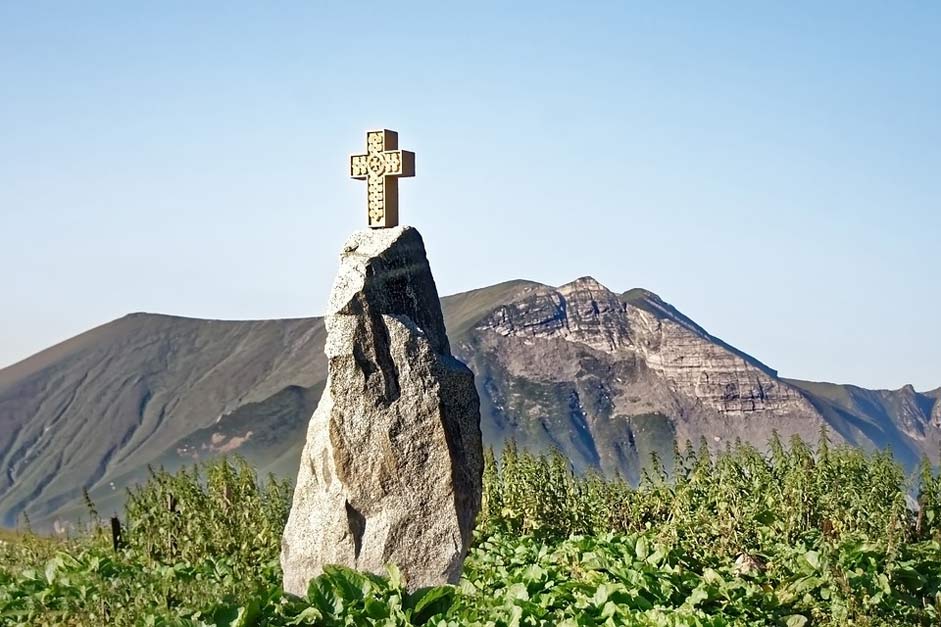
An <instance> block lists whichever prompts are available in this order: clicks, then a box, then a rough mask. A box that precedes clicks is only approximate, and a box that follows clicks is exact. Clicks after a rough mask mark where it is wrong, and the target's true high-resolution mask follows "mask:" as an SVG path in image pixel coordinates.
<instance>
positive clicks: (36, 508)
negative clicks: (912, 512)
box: [0, 277, 941, 526]
mask: <svg viewBox="0 0 941 627" xmlns="http://www.w3.org/2000/svg"><path fill="white" fill-rule="evenodd" d="M442 306H443V309H444V313H445V319H446V322H447V325H448V329H449V334H450V337H451V345H452V348H453V350H454V351H455V353H456V354H457V355H458V356H459V357H460V358H462V359H464V360H465V361H466V362H467V363H468V364H469V365H470V366H471V368H472V369H473V370H474V372H475V373H476V375H477V386H478V390H479V392H480V396H481V412H482V416H481V420H482V429H483V432H484V437H485V440H486V441H487V443H489V444H492V445H494V446H495V447H497V448H498V449H499V448H500V447H501V446H502V443H503V442H504V441H505V440H506V439H507V438H509V437H514V438H515V439H516V440H517V441H519V442H520V443H521V444H522V445H523V446H526V447H530V448H533V449H544V448H547V447H555V448H558V449H560V450H562V451H563V452H564V453H565V454H566V455H568V456H569V458H570V459H571V460H572V463H573V464H574V465H575V466H576V468H579V469H587V468H595V469H599V470H601V471H603V472H609V473H613V472H620V473H622V474H624V475H626V476H628V477H631V478H636V477H637V475H638V473H639V470H640V468H641V466H642V465H643V464H644V463H645V462H646V460H648V459H649V457H650V454H651V453H654V452H656V453H658V454H659V455H660V456H661V457H663V458H665V459H669V457H670V453H671V449H672V443H673V440H674V438H676V439H678V440H679V441H680V442H683V441H684V440H687V439H689V440H691V441H693V442H696V441H698V440H699V439H700V438H705V439H706V441H707V442H709V444H710V445H711V446H715V447H720V446H724V443H725V442H727V441H729V440H731V439H734V438H736V437H740V438H742V439H743V440H746V441H750V442H753V443H755V444H757V445H759V446H763V445H764V444H765V443H766V441H767V439H768V438H769V437H770V435H771V433H772V431H773V430H777V431H778V432H779V433H780V434H781V436H782V437H785V438H786V437H789V436H790V435H794V434H796V435H800V436H802V437H804V438H807V439H810V440H815V439H816V437H817V434H818V433H819V431H820V429H821V427H822V426H824V425H826V426H827V427H828V428H829V429H830V430H831V434H832V438H833V439H834V440H836V441H847V442H850V443H853V444H856V445H859V446H863V447H866V448H881V447H890V448H891V449H892V450H893V451H894V452H895V453H896V455H897V456H898V457H899V459H900V460H902V461H903V462H904V463H905V464H907V465H909V466H911V465H912V464H914V463H915V461H916V460H917V459H918V457H919V456H920V455H922V454H923V453H928V454H931V455H932V456H934V455H936V451H937V450H938V443H939V440H941V389H939V390H934V391H932V392H927V393H918V392H916V391H915V390H913V389H912V388H911V387H905V388H902V389H901V390H896V391H873V390H864V389H862V388H857V387H854V386H846V385H835V384H829V383H810V382H804V381H796V380H786V379H780V378H778V376H777V373H776V372H775V371H774V370H773V369H771V368H769V367H768V366H766V365H764V364H763V363H761V362H760V361H758V360H757V359H754V358H753V357H751V356H750V355H748V354H747V353H745V352H743V351H741V350H738V349H736V348H734V347H733V346H731V345H729V344H727V343H726V342H723V341H722V340H719V339H717V338H715V337H713V336H712V335H710V334H709V333H708V332H707V331H706V330H705V329H703V328H701V327H700V326H699V325H697V324H696V323H695V322H693V320H691V319H690V318H689V317H687V316H686V315H684V314H682V313H681V312H679V311H678V310H677V309H676V308H674V307H673V306H671V305H669V304H668V303H666V302H665V301H663V300H662V299H661V298H659V297H658V296H657V295H656V294H653V293H652V292H649V291H646V290H640V289H635V290H630V291H628V292H625V293H624V294H616V293H614V292H611V291H610V290H608V289H607V288H605V287H604V286H602V285H601V284H599V283H598V282H597V281H595V280H594V279H591V278H590V277H584V278H582V279H578V280H576V281H573V282H572V283H569V284H567V285H564V286H562V287H559V288H554V287H549V286H545V285H541V284H539V283H534V282H530V281H511V282H507V283H501V284H499V285H494V286H491V287H487V288H483V289H479V290H473V291H470V292H465V293H462V294H456V295H454V296H449V297H447V298H444V299H443V300H442ZM324 339H325V335H324V328H323V323H322V320H321V319H320V318H305V319H295V320H266V321H249V322H233V321H218V320H196V319H191V318H180V317H174V316H164V315H155V314H132V315H129V316H125V317H124V318H121V319H119V320H115V321H113V322H110V323H108V324H105V325H102V326H100V327H97V328H95V329H92V330H90V331H88V332H86V333H83V334H81V335H79V336H76V337H74V338H72V339H70V340H67V341H65V342H63V343H61V344H58V345H56V346H53V347H51V348H49V349H47V350H45V351H43V352H41V353H38V354H37V355H34V356H32V357H30V358H29V359H26V360H24V361H22V362H20V363H18V364H14V365H13V366H10V367H8V368H5V369H3V370H0V468H2V469H3V472H2V473H0V522H2V524H3V525H6V526H12V525H14V524H15V522H16V520H17V517H18V516H20V514H22V513H23V512H24V511H25V512H28V513H29V515H30V517H31V518H32V519H33V521H34V522H37V523H39V524H43V523H45V522H48V521H50V520H51V519H52V518H53V517H55V516H63V517H67V518H68V517H72V516H75V515H77V514H78V513H80V508H78V507H77V504H78V503H79V502H80V497H81V490H82V488H83V487H87V488H88V489H89V490H90V492H91V494H92V497H93V498H94V499H95V501H96V503H98V506H99V509H100V510H101V511H103V512H109V511H111V510H112V509H115V510H116V509H118V508H119V507H120V505H121V503H122V501H123V495H124V491H123V488H124V486H126V485H127V484H129V483H132V482H134V481H136V480H138V479H140V478H141V477H143V476H145V475H146V473H147V466H148V465H152V466H156V465H162V466H164V467H167V468H171V469H172V468H176V467H179V466H180V465H183V464H190V463H193V462H195V461H197V460H202V459H206V458H208V457H212V456H215V455H220V454H224V453H238V454H241V455H243V456H245V457H246V458H247V459H248V460H249V461H251V463H252V464H254V465H255V466H256V467H257V468H258V469H259V470H261V471H263V472H274V473H276V474H284V475H293V474H294V473H295V472H296V469H297V465H298V462H299V456H300V449H301V446H302V445H303V441H304V433H305V430H306V426H307V420H308V418H309V416H310V414H311V412H312V411H313V408H314V406H315V405H316V402H317V399H318V398H319V396H320V392H321V390H322V389H323V385H324V381H325V378H326V360H325V358H324V355H323V343H324Z"/></svg>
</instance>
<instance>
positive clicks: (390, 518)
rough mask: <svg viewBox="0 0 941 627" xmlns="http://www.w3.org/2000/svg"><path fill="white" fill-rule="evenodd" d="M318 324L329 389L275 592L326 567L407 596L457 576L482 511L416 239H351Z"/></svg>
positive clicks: (457, 374) (475, 416)
mask: <svg viewBox="0 0 941 627" xmlns="http://www.w3.org/2000/svg"><path fill="white" fill-rule="evenodd" d="M328 312H329V313H328V315H327V316H326V318H325V323H326V329H327V340H326V346H325V352H326V355H327V364H328V366H327V368H328V375H327V383H326V387H325V389H324V392H323V396H322V397H321V399H320V404H319V405H318V407H317V409H316V411H315V412H314V415H313V417H312V418H311V420H310V425H309V428H308V432H307V442H306V445H305V447H304V450H303V452H302V454H301V463H300V470H299V471H298V476H297V486H296V488H295V492H294V503H293V507H292V508H291V514H290V517H289V519H288V523H287V527H286V528H285V530H284V538H283V542H282V552H281V564H282V567H283V570H284V589H285V590H286V591H287V592H291V593H294V594H298V595H304V594H306V592H307V585H308V582H309V580H310V579H311V578H312V577H314V576H316V575H318V574H319V573H320V572H321V571H322V569H323V567H324V566H325V565H328V564H340V565H344V566H349V567H351V568H356V569H359V570H367V571H372V572H377V573H384V572H385V567H386V565H387V564H390V563H394V564H396V565H397V566H398V567H399V568H400V569H401V571H402V574H403V576H404V577H405V579H406V581H407V584H408V587H409V588H410V589H415V588H420V587H424V586H430V585H440V584H443V583H446V582H450V583H454V582H456V581H457V579H458V578H459V576H460V572H461V566H462V564H463V560H464V556H465V554H466V552H467V548H468V546H469V544H470V540H471V532H472V530H473V525H474V518H475V517H476V515H477V512H478V510H479V508H480V497H481V473H482V471H483V451H482V446H481V434H480V410H479V400H478V396H477V391H476V389H475V387H474V375H473V374H472V373H471V371H470V370H469V369H468V368H467V366H465V365H464V364H463V363H461V362H460V361H458V360H457V359H455V358H454V357H452V355H451V350H450V347H449V345H448V337H447V333H446V331H445V326H444V319H443V317H442V314H441V306H440V304H439V301H438V293H437V290H436V288H435V283H434V279H433V278H432V275H431V268H430V267H429V265H428V261H427V259H426V257H425V248H424V244H423V243H422V239H421V236H420V235H419V233H418V231H416V230H415V229H413V228H411V227H396V228H393V229H381V230H373V231H360V232H357V233H355V234H354V235H353V236H352V237H351V238H350V240H349V241H348V242H347V244H346V246H345V247H344V249H343V252H342V254H341V257H340V271H339V273H338V275H337V277H336V281H335V282H334V286H333V291H332V293H331V295H330V303H329V307H328Z"/></svg>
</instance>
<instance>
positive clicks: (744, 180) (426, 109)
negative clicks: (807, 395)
mask: <svg viewBox="0 0 941 627" xmlns="http://www.w3.org/2000/svg"><path fill="white" fill-rule="evenodd" d="M455 4H456V3H445V2H429V3H424V4H412V3H407V2H386V3H376V4H373V3H366V2H355V3H354V2H336V3H324V2H231V1H230V2H224V3H223V2H216V3H209V2H200V3H196V2H159V3H139V2H135V3H128V2H113V3H106V2H41V1H37V2H25V1H24V2H4V3H2V4H0V268H2V271H3V277H4V280H3V283H2V291H0V294H2V297H0V298H2V304H0V366H2V365H6V364H9V363H12V362H14V361H17V360H19V359H21V358H24V357H26V356H27V355H29V354H31V353H33V352H35V351H37V350H39V349H42V348H44V347H46V346H48V345H50V344H52V343H54V342H57V341H59V340H63V339H65V338H67V337H69V336H71V335H73V334H75V333H78V332H80V331H83V330H85V329H87V328H89V327H91V326H94V325H96V324H100V323H103V322H106V321H108V320H110V319H113V318H116V317H119V316H121V315H123V314H125V313H128V312H131V311H154V312H164V313H173V314H181V315H189V316H200V317H216V318H268V317H295V316H307V315H315V314H319V313H320V312H321V311H322V309H323V307H324V304H325V302H326V297H327V293H328V291H329V288H330V283H331V281H332V277H333V274H334V272H335V269H336V263H337V256H338V253H339V249H340V247H341V245H342V243H343V241H344V239H345V238H346V236H347V235H348V234H349V233H350V232H351V231H352V230H354V229H357V228H361V227H362V226H363V225H364V223H365V217H364V214H365V210H364V195H365V191H364V189H363V184H362V183H361V182H358V181H352V180H350V179H349V178H348V177H347V172H346V156H347V154H349V153H350V152H356V151H359V150H360V149H362V148H363V145H364V135H363V131H364V130H365V129H367V128H374V127H386V128H392V129H396V130H398V131H399V133H400V143H401V146H402V147H403V148H406V149H412V150H415V151H416V152H417V154H418V157H417V170H418V176H417V177H416V178H415V179H410V180H407V181H405V182H404V183H403V184H402V185H401V197H402V219H403V222H405V223H409V224H413V225H415V226H417V227H419V228H420V229H421V231H422V233H423V235H424V237H425V240H426V244H427V247H428V250H429V257H430V259H431V262H432V264H433V268H434V272H435V276H436V279H437V281H438V287H439V291H440V292H441V293H443V294H447V293H453V292H457V291H463V290H467V289H471V288H475V287H481V286H484V285H488V284H492V283H496V282H499V281H503V280H507V279H512V278H528V279H533V280H538V281H542V282H545V283H550V284H561V283H564V282H566V281H569V280H571V279H573V278H575V277H578V276H581V275H586V274H590V275H593V276H595V277H596V278H597V279H599V280H600V281H602V282H603V283H605V284H606V285H608V286H609V287H610V288H611V289H614V290H617V291H621V290H625V289H628V288H630V287H637V286H640V287H646V288H648V289H651V290H653V291H655V292H657V293H659V294H660V295H661V296H662V297H663V298H665V299H666V300H668V301H670V302H672V303H673V304H674V305H676V306H677V307H678V308H679V309H681V310H682V311H684V312H685V313H687V314H688V315H690V316H691V317H692V318H693V319H695V320H697V321H698V322H699V323H701V324H702V325H703V326H705V327H706V328H707V329H709V330H710V331H711V332H713V333H714V334H716V335H718V336H719V337H722V338H723V339H725V340H727V341H728V342H730V343H732V344H734V345H736V346H738V347H740V348H741V349H743V350H745V351H747V352H749V353H751V354H753V355H755V356H757V357H759V358H760V359H762V360H764V361H765V362H767V363H768V364H769V365H771V366H773V367H775V368H778V369H779V370H780V371H781V373H782V374H783V375H785V376H792V377H799V378H810V379H823V380H831V381H838V382H851V383H857V384H860V385H865V386H872V387H893V388H894V387H899V386H901V385H903V384H905V383H909V382H910V383H913V384H915V386H916V388H919V389H926V388H933V387H937V386H939V385H941V323H939V318H941V316H939V309H941V277H939V271H941V3H937V2H924V3H920V4H919V3H908V2H880V3H864V2H826V3H820V2H794V3H791V2H789V3H771V2H742V3H731V2H722V3H694V2H688V3H681V2H675V3H660V2H657V3H646V6H642V5H641V3H629V2H611V3H596V2H584V3H566V4H565V5H555V4H553V3H550V2H538V3H518V2H515V3H503V2H500V3H489V2H467V3H461V4H460V5H459V6H449V5H455ZM511 4H512V6H510V5H511ZM707 4H710V5H712V6H709V7H707V6H706V5H707ZM823 5H826V6H823Z"/></svg>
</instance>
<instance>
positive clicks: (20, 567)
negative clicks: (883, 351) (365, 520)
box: [0, 438, 941, 627]
mask: <svg viewBox="0 0 941 627" xmlns="http://www.w3.org/2000/svg"><path fill="white" fill-rule="evenodd" d="M656 467H657V466H656V465H654V468H656ZM672 467H673V468H674V474H673V476H674V479H672V480H670V481H667V479H666V477H665V476H664V474H663V473H661V472H652V473H650V474H648V475H647V476H646V477H645V479H644V481H643V482H642V484H641V485H640V486H639V487H637V488H632V487H630V486H628V485H626V484H624V483H622V482H620V481H611V480H605V479H602V478H601V477H597V476H584V477H576V476H574V475H573V474H572V473H571V472H570V471H569V469H568V465H567V464H566V462H565V460H563V459H562V458H560V457H558V456H552V455H550V456H543V457H534V456H531V455H528V454H525V453H522V452H518V451H516V450H515V448H514V447H512V446H511V447H510V448H508V449H507V450H506V451H505V452H504V455H503V457H502V459H501V461H500V462H499V463H497V462H496V461H495V460H494V459H493V457H492V456H490V455H488V459H487V469H486V472H485V496H484V510H483V512H482V514H481V518H480V521H479V525H478V531H477V535H476V540H475V546H474V547H473V549H472V550H471V552H470V554H469V556H468V559H467V562H466V564H465V572H464V578H463V580H462V581H461V583H460V584H459V585H457V586H443V587H439V588H431V589H425V590H421V591H418V592H416V593H413V594H408V593H406V592H405V591H404V587H403V582H402V578H401V576H400V574H399V573H398V571H397V570H396V569H395V568H390V569H389V571H388V572H387V573H386V574H385V575H383V576H376V575H369V574H363V573H357V572H353V571H350V570H346V569H342V568H332V569H329V570H328V571H327V572H326V573H325V574H324V575H323V576H321V577H319V578H318V579H316V580H314V581H313V582H312V583H311V586H310V588H309V590H308V594H307V595H306V597H305V598H297V597H292V596H288V595H285V594H284V593H283V592H282V590H281V588H280V579H281V573H280V568H279V565H278V551H279V541H280V534H281V529H282V528H283V524H284V521H285V519H286V515H287V511H288V507H289V498H290V488H289V486H287V485H286V484H284V483H282V482H280V481H277V480H274V479H269V480H268V481H265V482H263V483H261V482H259V481H257V480H256V478H255V476H254V474H253V473H252V472H251V470H250V469H249V468H248V467H246V466H245V465H244V464H241V463H235V464H233V463H230V462H224V461H223V462H217V463H215V464H212V465H210V466H208V467H205V468H203V469H202V472H201V474H197V472H196V471H195V470H192V471H188V472H184V473H180V474H178V475H175V476H170V475H167V474H165V473H161V472H157V473H154V476H153V477H152V479H151V480H150V482H149V483H147V484H146V485H144V486H142V487H141V488H139V489H138V490H136V491H134V492H133V493H132V495H131V498H130V500H129V503H128V510H127V514H126V519H127V523H128V524H127V527H128V528H127V529H126V530H125V534H124V547H123V548H121V549H120V550H119V551H118V552H115V551H114V550H113V549H112V547H111V538H110V534H107V536H106V535H105V534H104V533H103V532H91V533H89V534H87V535H83V536H82V537H78V538H73V539H70V540H63V541H59V540H49V539H42V538H38V537H35V536H32V535H29V534H26V535H20V536H15V537H10V536H4V537H3V538H0V625H244V626H249V625H390V626H392V625H434V626H442V625H448V626H451V625H453V626H458V625H494V626H504V625H506V626H511V625H657V626H672V625H677V626H679V625H684V626H685V625H690V626H693V625H696V626H713V625H715V626H718V625H743V626H744V625H781V626H786V627H800V626H811V625H828V626H829V625H832V626H836V625H872V626H876V625H937V624H939V623H941V618H939V617H941V545H939V539H941V520H939V514H941V481H939V480H938V479H937V478H936V477H935V476H934V475H933V474H932V473H931V471H930V468H928V467H927V466H926V467H925V468H924V469H923V471H922V473H921V476H920V477H918V478H917V479H918V481H919V484H920V490H919V492H918V500H919V502H920V503H919V504H920V509H919V511H918V513H915V512H913V511H912V509H911V508H910V507H909V506H908V504H907V503H906V495H907V493H908V491H909V488H910V486H909V485H908V480H907V479H906V477H905V476H904V474H903V473H902V471H901V469H900V468H899V467H898V465H897V464H895V463H894V462H893V461H892V460H891V458H890V457H888V456H887V455H874V456H867V455H865V454H863V453H861V452H859V451H856V450H851V449H846V448H831V447H829V446H828V444H827V442H826V439H825V438H822V439H821V442H820V444H819V445H818V447H817V450H816V452H812V451H811V449H810V448H809V447H807V446H806V445H804V444H803V443H801V442H800V441H794V442H792V443H790V445H789V446H786V447H785V446H783V445H782V444H781V443H780V442H778V441H776V440H775V441H772V442H771V446H770V453H769V454H768V455H763V454H760V453H759V452H758V451H756V450H755V449H753V448H751V447H749V446H747V445H738V446H736V447H734V448H732V449H730V450H728V451H726V452H725V453H723V454H720V455H718V456H711V455H709V454H708V452H706V450H705V448H704V447H702V448H701V449H700V450H699V452H696V451H695V450H694V449H693V447H689V446H688V447H687V448H686V449H685V451H683V452H679V451H678V452H677V453H676V454H675V458H674V459H673V460H672ZM90 513H91V518H92V519H97V514H96V513H95V512H94V509H93V506H91V508H90Z"/></svg>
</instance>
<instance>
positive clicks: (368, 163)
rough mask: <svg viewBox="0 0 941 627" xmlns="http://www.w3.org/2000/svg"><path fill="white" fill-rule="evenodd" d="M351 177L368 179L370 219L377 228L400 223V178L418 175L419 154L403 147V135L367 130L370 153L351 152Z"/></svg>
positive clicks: (367, 201)
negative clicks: (356, 153)
mask: <svg viewBox="0 0 941 627" xmlns="http://www.w3.org/2000/svg"><path fill="white" fill-rule="evenodd" d="M350 176H351V177H353V178H354V179H358V180H361V181H363V180H364V181H366V219H367V224H368V225H369V227H370V228H373V229H383V228H390V227H393V226H398V224H399V178H401V177H404V176H415V153H414V152H411V151H408V150H399V134H398V133H396V132H395V131H390V130H387V129H382V130H377V131H367V132H366V154H364V155H350Z"/></svg>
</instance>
